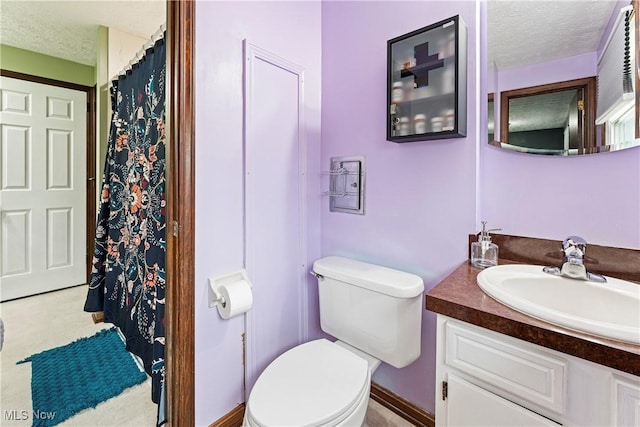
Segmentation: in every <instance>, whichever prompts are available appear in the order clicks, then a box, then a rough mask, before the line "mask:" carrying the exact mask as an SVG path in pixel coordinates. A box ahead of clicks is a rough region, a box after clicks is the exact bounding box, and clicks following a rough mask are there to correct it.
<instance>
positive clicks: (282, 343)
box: [245, 44, 306, 390]
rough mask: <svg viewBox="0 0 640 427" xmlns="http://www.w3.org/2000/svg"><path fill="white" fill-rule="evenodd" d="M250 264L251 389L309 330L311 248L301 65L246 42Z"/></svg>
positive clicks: (248, 326)
mask: <svg viewBox="0 0 640 427" xmlns="http://www.w3.org/2000/svg"><path fill="white" fill-rule="evenodd" d="M245 49H247V50H246V53H247V66H248V69H247V72H246V73H245V75H246V77H245V79H246V80H245V93H246V104H245V123H246V136H245V209H246V210H245V216H246V268H247V273H248V274H249V278H250V280H251V281H252V283H253V293H254V298H253V301H254V304H253V307H252V309H251V310H250V311H249V312H248V314H247V337H248V340H247V345H248V351H247V382H246V384H247V390H250V389H251V387H252V386H253V384H254V382H255V380H256V379H257V377H258V375H259V374H260V373H261V372H262V371H263V370H264V368H265V367H266V366H267V365H268V364H269V363H270V362H271V361H273V360H274V359H275V358H276V357H277V356H279V355H280V354H281V353H283V352H284V351H286V350H288V349H290V348H291V347H294V346H295V345H297V344H299V343H300V342H301V339H302V334H303V331H302V329H303V316H302V312H301V309H302V307H301V301H302V300H303V299H304V294H303V292H304V286H303V280H302V278H303V277H304V268H305V267H304V263H305V261H304V260H305V259H306V255H305V252H304V246H305V243H304V242H305V231H304V222H303V221H302V220H301V218H303V212H304V209H305V196H304V188H305V185H304V152H305V151H304V140H303V138H302V137H301V135H302V134H303V133H304V132H303V120H302V113H301V110H302V103H301V99H302V69H301V68H299V67H298V66H296V65H295V64H292V63H290V62H288V61H287V60H285V59H283V58H280V57H277V56H275V55H273V54H271V53H269V52H267V51H265V50H263V49H261V48H258V47H256V46H254V45H249V44H247V45H245Z"/></svg>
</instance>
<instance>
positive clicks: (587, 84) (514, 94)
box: [493, 76, 597, 154]
mask: <svg viewBox="0 0 640 427" xmlns="http://www.w3.org/2000/svg"><path fill="white" fill-rule="evenodd" d="M572 89H583V90H584V117H583V124H584V140H583V143H582V147H581V148H580V149H579V154H584V153H587V152H590V151H589V150H590V149H592V148H595V146H596V132H595V128H596V126H595V117H596V90H597V83H596V77H595V76H594V77H586V78H582V79H574V80H568V81H564V82H556V83H550V84H543V85H538V86H530V87H525V88H520V89H513V90H507V91H503V92H500V141H497V142H498V143H500V142H502V143H509V100H511V99H517V98H524V97H526V96H535V95H544V94H546V93H554V92H560V91H564V90H572ZM494 127H495V118H494ZM493 145H495V144H493Z"/></svg>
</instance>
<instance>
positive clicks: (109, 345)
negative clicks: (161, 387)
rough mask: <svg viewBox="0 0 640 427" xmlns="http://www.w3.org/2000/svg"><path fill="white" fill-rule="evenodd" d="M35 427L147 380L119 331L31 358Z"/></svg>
mask: <svg viewBox="0 0 640 427" xmlns="http://www.w3.org/2000/svg"><path fill="white" fill-rule="evenodd" d="M26 362H31V397H32V400H33V413H32V416H33V423H32V425H33V426H38V427H40V426H43V427H44V426H54V425H57V424H60V423H61V422H63V421H65V420H67V419H69V418H71V417H72V416H74V415H75V414H77V413H78V412H80V411H82V410H84V409H87V408H93V407H95V406H96V405H98V404H99V403H101V402H104V401H105V400H108V399H111V398H112V397H115V396H117V395H119V394H120V393H122V392H123V391H124V390H126V389H127V388H129V387H132V386H134V385H136V384H140V383H142V382H144V381H145V380H146V379H147V374H146V373H145V372H144V371H141V370H140V368H139V367H138V364H137V363H136V362H135V361H134V359H133V357H132V356H131V354H129V352H128V351H127V350H125V347H124V342H123V341H122V339H121V338H120V335H119V334H118V331H117V329H116V328H111V329H103V330H102V331H100V332H98V333H97V334H95V335H93V336H90V337H86V338H80V339H79V340H76V341H74V342H72V343H70V344H67V345H65V346H62V347H55V348H52V349H51V350H46V351H43V352H41V353H37V354H34V355H31V356H29V357H27V358H26V359H24V360H21V361H19V362H18V363H26Z"/></svg>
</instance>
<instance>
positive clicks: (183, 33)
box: [165, 0, 195, 426]
mask: <svg viewBox="0 0 640 427" xmlns="http://www.w3.org/2000/svg"><path fill="white" fill-rule="evenodd" d="M194 24H195V1H193V0H182V1H180V0H169V1H167V82H168V86H167V92H166V93H167V100H168V102H167V136H168V141H167V174H166V180H167V231H166V235H167V255H166V267H167V288H166V307H167V308H166V313H165V315H166V323H165V325H166V346H167V347H166V350H167V355H166V358H165V363H166V401H167V406H166V408H167V413H166V415H167V420H168V425H172V426H183V425H184V426H192V425H195V399H194V397H195V388H194V382H195V356H194V353H195V343H194V339H195V322H194V320H195V310H194V298H195V297H194V295H195V289H194V281H195V266H194V260H195V145H194V143H195V111H194V75H193V48H194V43H195V32H194V31H195V30H194Z"/></svg>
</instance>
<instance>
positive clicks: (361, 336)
mask: <svg viewBox="0 0 640 427" xmlns="http://www.w3.org/2000/svg"><path fill="white" fill-rule="evenodd" d="M313 271H314V272H315V273H316V275H317V276H318V289H319V298H320V325H321V327H322V330H323V331H325V332H326V333H328V334H330V335H332V336H334V337H336V338H338V339H339V340H341V341H344V342H346V343H347V344H350V345H352V346H353V347H356V348H357V349H360V350H362V351H364V352H365V353H368V354H370V355H372V356H374V357H375V358H377V359H380V360H382V361H383V362H386V363H388V364H390V365H392V366H395V367H396V368H403V367H405V366H407V365H409V364H410V363H411V362H413V361H414V360H416V359H417V358H418V357H419V356H420V338H421V326H422V292H423V291H424V283H423V282H422V279H421V278H420V277H418V276H416V275H414V274H410V273H406V272H403V271H398V270H393V269H391V268H386V267H381V266H378V265H374V264H368V263H365V262H360V261H355V260H352V259H348V258H342V257H337V256H330V257H326V258H322V259H319V260H317V261H316V262H314V264H313Z"/></svg>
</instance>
